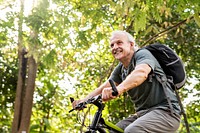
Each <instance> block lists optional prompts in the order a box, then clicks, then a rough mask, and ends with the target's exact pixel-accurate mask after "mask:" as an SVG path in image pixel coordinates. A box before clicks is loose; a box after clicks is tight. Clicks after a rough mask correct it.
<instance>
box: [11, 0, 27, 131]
mask: <svg viewBox="0 0 200 133" xmlns="http://www.w3.org/2000/svg"><path fill="white" fill-rule="evenodd" d="M20 8H21V9H20V13H19V21H18V59H19V66H18V68H19V69H18V80H17V88H16V97H15V106H14V118H13V123H12V133H17V131H18V129H19V126H20V120H21V114H22V113H21V111H22V103H23V92H24V89H25V79H26V67H27V58H25V54H26V50H25V49H24V48H23V41H22V40H23V38H22V23H23V12H24V1H23V0H21V6H20Z"/></svg>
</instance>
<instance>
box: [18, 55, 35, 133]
mask: <svg viewBox="0 0 200 133" xmlns="http://www.w3.org/2000/svg"><path fill="white" fill-rule="evenodd" d="M36 73H37V64H36V61H35V59H34V58H33V56H31V57H30V58H29V60H28V79H27V86H26V91H25V97H24V100H23V106H22V107H23V108H22V109H23V110H22V117H21V122H20V128H19V133H21V132H22V131H26V133H28V132H29V126H30V119H31V114H32V105H33V94H34V88H35V79H36Z"/></svg>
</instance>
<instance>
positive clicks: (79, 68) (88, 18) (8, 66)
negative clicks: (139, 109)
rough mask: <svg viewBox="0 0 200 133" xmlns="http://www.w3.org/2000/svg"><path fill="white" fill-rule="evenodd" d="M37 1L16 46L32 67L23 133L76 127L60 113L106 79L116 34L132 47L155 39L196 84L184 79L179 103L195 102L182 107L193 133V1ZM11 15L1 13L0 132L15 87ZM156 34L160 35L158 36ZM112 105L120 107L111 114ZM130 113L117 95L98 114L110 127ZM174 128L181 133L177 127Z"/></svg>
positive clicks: (6, 125) (196, 54)
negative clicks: (128, 37) (126, 35)
mask: <svg viewBox="0 0 200 133" xmlns="http://www.w3.org/2000/svg"><path fill="white" fill-rule="evenodd" d="M0 2H2V1H0ZM3 2H4V3H3V4H2V5H3V6H5V8H11V9H14V6H16V5H15V3H12V2H11V3H10V5H9V7H8V6H7V4H5V1H3ZM41 2H42V3H40V4H39V5H38V6H36V7H35V8H33V10H32V13H31V14H30V15H28V16H24V20H23V41H24V47H26V48H27V50H28V51H29V55H28V56H30V55H34V58H35V59H36V60H37V63H38V74H37V79H36V89H35V94H34V106H33V109H32V114H33V115H32V117H31V126H30V131H31V132H67V131H70V132H71V131H74V132H78V131H80V130H82V125H81V124H82V123H77V117H76V114H74V113H71V114H69V113H68V111H69V110H70V109H71V103H70V101H69V96H73V97H75V98H77V99H78V98H82V97H84V96H86V95H87V94H88V93H89V92H91V91H92V90H93V89H95V88H96V87H98V86H99V85H100V84H101V83H102V82H103V81H105V80H106V79H107V78H108V77H109V75H110V73H111V71H112V70H113V68H114V66H115V65H116V64H117V63H118V62H117V61H114V59H113V57H112V56H111V54H110V50H109V45H108V44H109V35H110V32H112V31H113V30H117V29H119V30H126V31H128V32H130V33H132V34H133V35H134V37H135V38H136V41H137V43H138V45H140V46H142V45H144V44H145V43H146V45H147V44H149V43H153V42H156V41H159V42H161V43H165V44H167V45H169V46H170V47H172V48H173V49H175V51H176V52H177V53H178V54H179V55H180V56H181V57H182V59H183V61H184V63H185V65H186V71H187V76H188V79H195V81H197V83H196V82H195V85H194V88H191V85H192V82H191V80H188V83H187V85H186V86H185V87H184V88H183V89H182V90H181V91H180V95H181V98H182V100H183V101H184V99H186V98H187V97H188V96H189V95H191V94H193V97H196V98H197V100H196V99H195V100H191V101H190V102H189V103H187V104H184V107H185V109H186V112H187V115H188V121H189V123H190V126H191V131H192V132H199V130H200V126H199V121H200V120H199V118H200V116H199V110H200V109H199V105H200V103H199V99H198V97H199V94H200V93H199V91H200V90H199V88H200V87H199V81H200V77H199V75H200V70H199V67H200V66H199V65H200V64H199V62H200V60H199V59H200V51H199V47H200V44H199V41H198V38H199V35H200V34H199V32H200V28H199V23H200V20H199V18H200V17H199V11H200V5H199V0H188V1H185V0H173V1H172V0H170V1H164V0H140V1H139V0H135V1H131V0H107V1H102V0H95V1H94V0H84V1H82V0H70V1H63V0H53V1H52V3H50V2H49V1H48V0H45V1H41ZM16 15H18V12H17V11H14V10H13V11H8V12H7V15H6V16H5V17H4V18H1V21H0V27H1V28H0V31H1V32H0V87H1V88H0V94H1V96H0V106H1V109H2V110H1V111H0V112H1V115H0V116H1V117H0V119H1V121H0V127H2V128H1V129H0V131H1V132H9V130H10V127H11V119H12V118H11V116H12V115H13V105H14V98H15V88H16V84H17V83H16V81H17V77H16V75H17V69H18V66H17V55H16V53H17V49H16V47H17V41H16V39H15V37H16V36H17V33H16V32H17V28H16V27H15V23H14V22H16V21H17V20H16V19H15V18H16ZM180 22H183V23H180ZM171 27H173V28H172V29H171ZM31 30H34V31H35V32H37V34H38V36H37V38H34V39H33V38H32V36H33V35H34V33H29V32H30V31H31ZM162 31H165V32H163V34H161V33H162ZM149 39H151V40H150V41H148V40H149ZM116 103H117V104H118V105H121V106H118V107H119V108H117V109H116ZM113 110H114V112H113ZM133 111H134V109H133V106H132V103H131V101H130V100H129V99H127V96H126V95H124V96H122V97H120V98H118V99H116V100H113V101H110V102H108V103H107V106H106V110H105V112H104V114H103V115H104V116H105V117H107V118H108V119H109V120H110V121H112V122H114V123H116V122H117V121H118V120H120V119H122V118H123V117H125V116H128V114H130V113H132V112H133ZM85 112H87V111H85ZM90 112H91V113H94V110H90ZM81 118H82V117H81ZM88 121H89V120H88ZM88 121H85V122H86V123H87V122H88ZM1 125H2V126H1ZM66 125H67V126H66ZM83 130H85V129H83ZM179 131H180V132H186V131H185V128H184V123H182V124H181V127H180V129H179Z"/></svg>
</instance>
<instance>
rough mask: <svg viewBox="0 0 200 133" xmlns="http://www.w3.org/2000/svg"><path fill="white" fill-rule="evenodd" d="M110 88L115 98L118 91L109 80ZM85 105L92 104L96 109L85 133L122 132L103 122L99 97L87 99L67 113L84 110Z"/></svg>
mask: <svg viewBox="0 0 200 133" xmlns="http://www.w3.org/2000/svg"><path fill="white" fill-rule="evenodd" d="M109 82H110V84H111V87H112V89H113V93H112V95H113V96H117V95H118V91H117V89H116V86H115V84H114V82H113V81H112V80H109ZM70 100H71V102H73V101H74V99H73V98H70ZM87 104H93V105H95V106H96V107H98V110H97V111H96V113H95V115H94V118H93V120H92V123H91V125H90V126H89V127H88V128H89V129H88V131H86V133H96V132H97V131H99V132H100V133H106V130H104V129H108V130H112V131H115V132H117V133H123V132H124V131H123V130H122V129H121V128H119V127H117V126H116V125H114V124H113V123H111V122H108V121H106V120H104V119H103V118H102V111H103V110H104V107H105V104H104V103H103V102H102V98H101V95H98V96H95V97H92V98H90V99H88V100H87V101H86V102H83V103H79V104H78V105H77V106H76V107H75V109H72V110H70V111H69V112H72V111H74V110H79V109H83V108H85V107H86V106H85V105H87Z"/></svg>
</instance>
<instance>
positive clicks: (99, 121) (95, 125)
mask: <svg viewBox="0 0 200 133" xmlns="http://www.w3.org/2000/svg"><path fill="white" fill-rule="evenodd" d="M93 104H94V105H95V106H97V107H98V110H97V111H96V113H95V115H94V118H93V121H92V124H91V125H90V126H89V131H87V132H86V133H96V131H99V132H100V133H106V131H105V130H103V129H102V128H105V129H108V130H113V131H115V132H117V133H123V132H124V131H123V130H122V129H121V128H119V127H117V126H116V125H114V124H113V123H111V122H108V121H106V120H104V119H103V118H102V111H103V110H104V107H105V104H104V103H102V101H101V100H96V101H95V102H94V103H93Z"/></svg>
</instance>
